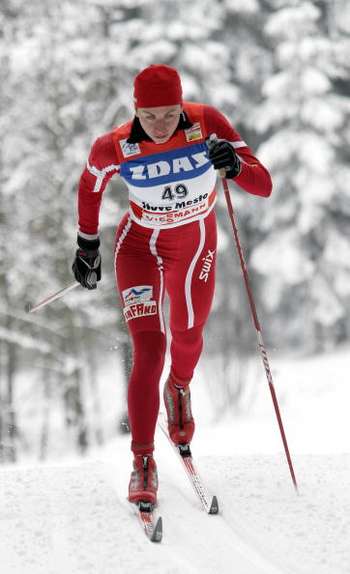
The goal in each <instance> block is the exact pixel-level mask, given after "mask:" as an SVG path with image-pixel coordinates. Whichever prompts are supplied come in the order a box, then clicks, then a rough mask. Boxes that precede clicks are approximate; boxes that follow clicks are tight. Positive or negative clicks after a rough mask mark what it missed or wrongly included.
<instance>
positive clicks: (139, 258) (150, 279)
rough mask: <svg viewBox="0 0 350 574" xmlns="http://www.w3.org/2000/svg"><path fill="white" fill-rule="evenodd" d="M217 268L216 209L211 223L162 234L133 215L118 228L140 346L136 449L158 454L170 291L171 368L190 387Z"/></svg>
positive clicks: (120, 280) (132, 385)
mask: <svg viewBox="0 0 350 574" xmlns="http://www.w3.org/2000/svg"><path fill="white" fill-rule="evenodd" d="M215 263H216V220H215V214H214V212H211V213H210V214H209V215H208V217H207V218H206V219H204V220H200V221H195V222H193V223H189V224H186V225H182V226H181V227H177V228H172V229H162V230H160V231H159V230H153V229H147V228H144V227H141V226H140V225H138V224H137V223H135V222H134V221H132V220H131V219H130V217H129V215H128V214H126V215H125V216H124V217H123V219H122V221H121V223H120V225H119V227H118V230H117V236H116V252H115V264H116V265H115V267H116V279H117V285H118V289H119V293H120V296H121V300H122V304H123V311H124V316H125V319H126V321H127V325H128V328H129V332H130V334H131V337H132V342H133V368H132V373H131V377H130V381H129V386H128V410H129V421H130V426H131V434H132V449H133V450H134V452H138V453H149V452H151V451H152V450H153V440H154V432H155V426H156V422H157V416H158V411H159V380H160V377H161V374H162V371H163V366H164V358H165V351H166V327H165V320H164V314H163V303H164V295H165V292H167V295H168V297H169V302H170V325H169V326H170V332H171V345H170V354H171V371H172V372H173V373H174V375H175V376H176V377H177V378H178V379H180V380H182V381H183V382H184V385H185V384H188V383H189V381H190V380H191V378H192V376H193V371H194V368H195V366H196V365H197V362H198V360H199V357H200V355H201V351H202V347H203V328H204V325H205V322H206V320H207V318H208V315H209V312H210V307H211V303H212V299H213V294H214V285H215Z"/></svg>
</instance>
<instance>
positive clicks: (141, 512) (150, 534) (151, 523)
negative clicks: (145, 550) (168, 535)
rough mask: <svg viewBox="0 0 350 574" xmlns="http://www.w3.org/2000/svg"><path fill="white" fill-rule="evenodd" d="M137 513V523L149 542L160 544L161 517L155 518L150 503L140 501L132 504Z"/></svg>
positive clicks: (161, 533) (161, 532)
mask: <svg viewBox="0 0 350 574" xmlns="http://www.w3.org/2000/svg"><path fill="white" fill-rule="evenodd" d="M133 507H134V508H135V510H136V512H137V516H138V519H139V522H140V524H141V526H142V529H143V531H144V533H145V534H146V536H147V538H148V539H149V540H150V541H151V542H161V540H162V536H163V521H162V517H161V516H158V518H156V517H155V516H154V512H153V505H152V504H151V503H150V502H143V501H140V502H139V503H138V504H133Z"/></svg>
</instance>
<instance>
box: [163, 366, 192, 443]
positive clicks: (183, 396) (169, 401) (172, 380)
mask: <svg viewBox="0 0 350 574" xmlns="http://www.w3.org/2000/svg"><path fill="white" fill-rule="evenodd" d="M163 398H164V404H165V408H166V412H167V416H168V431H169V436H170V438H171V440H172V441H173V443H174V444H176V445H185V444H189V443H190V442H191V440H192V437H193V433H194V428H195V424H194V420H193V417H192V411H191V393H190V388H189V385H188V384H187V385H186V386H184V385H183V382H182V385H181V381H180V380H178V379H177V378H176V377H174V375H172V374H171V373H170V375H169V377H168V379H167V381H166V383H165V385H164V393H163Z"/></svg>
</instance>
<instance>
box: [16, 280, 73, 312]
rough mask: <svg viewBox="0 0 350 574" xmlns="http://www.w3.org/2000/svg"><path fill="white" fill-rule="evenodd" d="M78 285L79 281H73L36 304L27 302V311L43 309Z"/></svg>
mask: <svg viewBox="0 0 350 574" xmlns="http://www.w3.org/2000/svg"><path fill="white" fill-rule="evenodd" d="M78 285H80V283H78V282H77V281H74V283H71V284H70V285H68V286H67V287H64V288H63V289H60V290H59V291H57V292H56V293H53V294H52V295H49V296H48V297H46V298H45V299H43V300H42V301H40V302H39V303H37V304H36V305H31V303H27V304H26V306H25V311H26V313H34V312H35V311H38V310H39V309H42V308H43V307H45V306H46V305H49V303H52V302H53V301H56V299H61V297H63V296H64V295H65V294H66V293H68V291H71V290H72V289H75V287H78Z"/></svg>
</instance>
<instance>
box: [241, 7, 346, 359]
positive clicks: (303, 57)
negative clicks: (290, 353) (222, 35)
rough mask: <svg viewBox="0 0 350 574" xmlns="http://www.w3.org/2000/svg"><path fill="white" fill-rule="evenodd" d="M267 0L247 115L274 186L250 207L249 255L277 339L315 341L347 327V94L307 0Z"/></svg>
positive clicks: (301, 343) (340, 334)
mask: <svg viewBox="0 0 350 574" xmlns="http://www.w3.org/2000/svg"><path fill="white" fill-rule="evenodd" d="M271 5H272V6H273V8H274V10H273V11H272V13H271V16H270V18H269V22H268V24H267V33H268V34H269V36H270V38H271V42H272V46H273V49H274V56H275V72H274V74H272V75H271V77H269V78H268V79H267V80H266V82H265V84H264V96H265V101H264V103H263V105H262V106H261V107H260V109H259V110H258V113H257V114H255V115H254V116H253V118H254V121H255V122H257V124H258V126H259V128H260V130H261V132H262V133H264V134H265V136H266V137H267V139H266V141H265V143H264V144H262V145H261V147H260V154H261V156H262V158H263V159H265V160H266V162H267V163H268V165H270V167H271V169H272V175H273V179H274V187H275V191H274V194H273V196H272V200H271V202H269V204H268V205H267V206H266V208H265V210H264V216H263V217H261V214H260V213H259V214H258V216H257V219H256V223H257V225H258V226H259V228H260V231H261V233H262V235H263V239H262V241H261V242H260V244H259V245H258V246H257V247H256V248H255V250H254V254H253V258H252V259H253V263H254V266H255V269H256V270H258V271H259V273H260V274H261V276H262V277H263V278H264V280H265V290H264V299H265V304H266V307H267V309H269V310H270V311H271V314H272V316H273V324H274V331H275V333H278V337H279V342H280V344H281V345H283V344H286V343H287V342H291V343H293V345H294V346H296V347H300V348H305V349H317V348H322V347H323V346H324V345H325V344H326V342H327V340H328V341H333V342H336V341H338V340H341V339H342V338H345V337H348V335H349V332H348V304H349V295H350V291H349V285H350V283H349V276H350V242H349V200H348V191H347V188H348V186H349V182H350V172H349V168H348V167H347V163H346V156H347V155H348V152H347V143H346V141H348V134H346V131H345V128H346V126H348V117H349V102H348V99H347V98H345V97H344V94H342V93H340V92H337V91H335V89H334V86H335V85H336V83H337V82H338V81H340V82H344V81H348V79H349V75H348V70H347V69H346V68H345V65H344V64H345V62H344V57H343V61H342V50H341V49H340V45H339V44H337V43H336V42H335V41H334V39H333V38H332V37H329V36H327V35H325V34H324V33H323V31H322V21H321V11H320V9H319V8H318V7H317V6H316V3H315V2H305V1H304V0H290V1H288V2H279V1H278V0H276V1H275V2H271ZM271 320H272V319H271Z"/></svg>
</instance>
